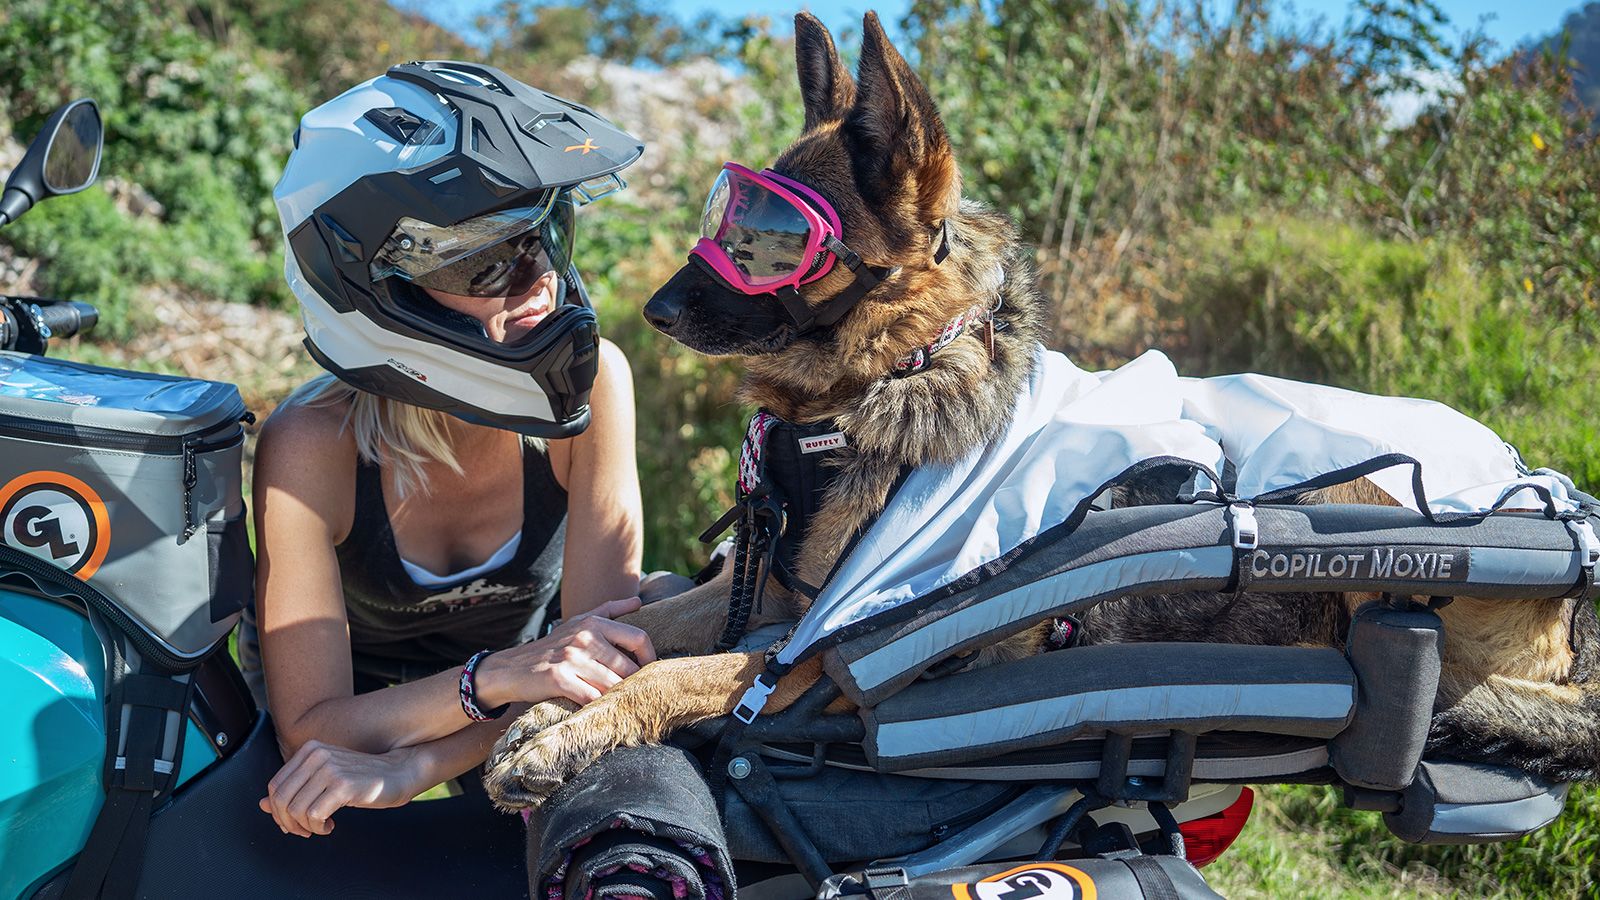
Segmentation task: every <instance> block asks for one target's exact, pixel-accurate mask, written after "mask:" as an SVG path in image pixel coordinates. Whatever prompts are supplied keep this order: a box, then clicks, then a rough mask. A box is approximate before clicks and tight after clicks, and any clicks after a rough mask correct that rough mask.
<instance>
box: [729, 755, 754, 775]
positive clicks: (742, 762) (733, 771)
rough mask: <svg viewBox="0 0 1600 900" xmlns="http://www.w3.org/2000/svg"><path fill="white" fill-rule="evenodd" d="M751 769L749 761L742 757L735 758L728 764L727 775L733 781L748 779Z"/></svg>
mask: <svg viewBox="0 0 1600 900" xmlns="http://www.w3.org/2000/svg"><path fill="white" fill-rule="evenodd" d="M753 768H754V767H753V766H751V765H750V760H748V759H745V758H744V757H742V756H735V757H734V758H733V761H732V762H729V763H728V774H729V775H731V776H733V778H735V779H743V778H749V777H750V772H751V770H752V769H753Z"/></svg>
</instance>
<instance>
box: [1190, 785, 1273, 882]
mask: <svg viewBox="0 0 1600 900" xmlns="http://www.w3.org/2000/svg"><path fill="white" fill-rule="evenodd" d="M1255 802H1256V795H1255V792H1254V791H1251V790H1250V789H1249V788H1241V789H1240V790H1239V799H1237V800H1235V801H1233V805H1232V806H1230V807H1228V808H1227V809H1225V810H1223V811H1222V812H1217V813H1212V814H1211V815H1209V816H1202V817H1200V818H1198V819H1193V820H1191V821H1188V822H1184V823H1183V824H1181V825H1179V826H1178V831H1180V832H1182V833H1183V849H1184V853H1183V855H1184V856H1186V857H1188V859H1189V862H1190V863H1192V864H1193V865H1194V866H1195V867H1196V868H1199V867H1200V866H1203V865H1205V864H1206V863H1208V862H1211V861H1212V860H1214V859H1216V858H1217V857H1219V856H1221V855H1222V851H1224V850H1226V849H1228V847H1229V846H1230V845H1232V844H1233V841H1234V839H1235V838H1237V837H1238V836H1239V832H1241V831H1244V823H1245V822H1246V821H1248V820H1249V819H1250V808H1251V807H1252V806H1254V805H1255Z"/></svg>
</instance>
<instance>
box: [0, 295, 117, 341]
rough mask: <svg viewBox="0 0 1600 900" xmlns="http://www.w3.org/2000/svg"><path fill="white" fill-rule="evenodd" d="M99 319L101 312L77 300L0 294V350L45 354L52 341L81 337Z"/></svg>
mask: <svg viewBox="0 0 1600 900" xmlns="http://www.w3.org/2000/svg"><path fill="white" fill-rule="evenodd" d="M99 320H100V311H99V310H97V309H95V308H94V306H93V305H92V304H88V303H82V302H79V301H77V300H50V299H47V298H44V297H8V296H3V295H0V350H20V351H22V352H23V353H44V352H45V349H46V347H47V346H48V342H49V340H50V339H51V338H69V337H72V336H74V335H77V334H82V333H84V332H86V331H88V330H90V329H91V328H93V327H94V326H95V323H96V322H98V321H99Z"/></svg>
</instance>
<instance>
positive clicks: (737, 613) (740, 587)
mask: <svg viewBox="0 0 1600 900" xmlns="http://www.w3.org/2000/svg"><path fill="white" fill-rule="evenodd" d="M782 529H783V510H782V508H781V507H779V506H778V505H777V504H776V502H773V501H772V500H771V495H770V494H769V495H766V496H765V497H761V498H757V497H754V496H752V497H750V498H747V499H746V501H745V503H744V511H743V515H742V516H741V518H740V521H739V531H738V533H737V535H736V536H735V538H734V542H733V584H732V587H731V588H730V590H729V592H728V619H727V622H726V623H725V624H724V625H723V626H722V635H721V636H720V637H718V638H717V643H716V644H715V645H713V646H712V648H711V651H712V652H713V653H726V652H727V651H729V650H731V649H733V647H734V645H735V644H737V643H739V640H740V639H741V638H743V637H744V633H745V628H746V627H747V626H748V625H749V624H750V613H751V612H752V611H759V610H760V609H761V600H762V598H763V597H765V596H766V593H767V577H768V576H769V575H771V574H772V557H773V554H774V553H775V552H776V551H777V549H778V536H779V534H780V533H781V532H782Z"/></svg>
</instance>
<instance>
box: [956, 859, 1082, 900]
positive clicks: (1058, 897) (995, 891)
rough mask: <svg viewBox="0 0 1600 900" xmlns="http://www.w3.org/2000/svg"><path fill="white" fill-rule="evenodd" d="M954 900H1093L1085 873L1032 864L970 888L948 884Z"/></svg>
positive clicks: (1018, 867) (1039, 863)
mask: <svg viewBox="0 0 1600 900" xmlns="http://www.w3.org/2000/svg"><path fill="white" fill-rule="evenodd" d="M950 893H952V894H954V895H955V898H956V900H1034V898H1037V900H1095V897H1096V893H1097V892H1096V891H1095V887H1094V879H1092V878H1090V877H1089V873H1087V872H1085V871H1083V870H1082V869H1075V868H1073V867H1072V866H1066V865H1062V864H1061V863H1053V862H1035V863H1028V864H1026V865H1021V866H1017V867H1016V868H1014V869H1007V870H1005V871H1004V872H999V873H996V874H994V875H990V876H989V877H988V878H985V879H983V880H982V881H978V882H974V883H972V884H952V885H950Z"/></svg>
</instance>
